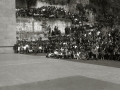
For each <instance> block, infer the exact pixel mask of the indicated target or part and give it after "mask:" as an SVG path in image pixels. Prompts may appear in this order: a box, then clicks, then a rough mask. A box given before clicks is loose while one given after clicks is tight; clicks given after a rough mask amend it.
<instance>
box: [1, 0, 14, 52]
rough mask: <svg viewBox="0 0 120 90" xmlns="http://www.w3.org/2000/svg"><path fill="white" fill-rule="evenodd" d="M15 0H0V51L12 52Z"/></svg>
mask: <svg viewBox="0 0 120 90" xmlns="http://www.w3.org/2000/svg"><path fill="white" fill-rule="evenodd" d="M15 15H16V14H15V0H0V53H13V45H14V44H15V43H16V16H15Z"/></svg>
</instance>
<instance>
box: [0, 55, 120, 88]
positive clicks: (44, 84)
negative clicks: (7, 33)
mask: <svg viewBox="0 0 120 90" xmlns="http://www.w3.org/2000/svg"><path fill="white" fill-rule="evenodd" d="M99 63H100V64H99ZM115 64H117V65H116V66H115ZM112 65H113V66H112ZM119 66H120V62H118V61H107V60H105V61H100V60H98V61H96V60H93V61H92V60H89V61H73V60H61V59H52V58H46V57H45V56H44V55H23V54H0V90H120V68H119Z"/></svg>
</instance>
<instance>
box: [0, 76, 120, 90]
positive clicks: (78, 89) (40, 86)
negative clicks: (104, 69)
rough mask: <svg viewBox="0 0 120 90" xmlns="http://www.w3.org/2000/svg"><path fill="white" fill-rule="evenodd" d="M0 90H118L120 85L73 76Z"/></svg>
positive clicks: (0, 89) (1, 88) (1, 89)
mask: <svg viewBox="0 0 120 90" xmlns="http://www.w3.org/2000/svg"><path fill="white" fill-rule="evenodd" d="M0 90H120V85H117V84H114V83H109V82H104V81H100V80H96V79H90V78H86V77H82V76H73V77H65V78H59V79H54V80H47V81H40V82H35V83H28V84H23V85H15V86H6V87H0Z"/></svg>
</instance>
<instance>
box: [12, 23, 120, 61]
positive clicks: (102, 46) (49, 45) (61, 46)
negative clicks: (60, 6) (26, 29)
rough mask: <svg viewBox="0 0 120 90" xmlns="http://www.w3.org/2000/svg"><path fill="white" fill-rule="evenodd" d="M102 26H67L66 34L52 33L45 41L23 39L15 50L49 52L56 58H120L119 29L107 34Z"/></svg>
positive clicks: (49, 55)
mask: <svg viewBox="0 0 120 90" xmlns="http://www.w3.org/2000/svg"><path fill="white" fill-rule="evenodd" d="M101 28H102V27H101ZM101 28H97V27H94V29H90V30H87V29H84V28H82V26H74V25H73V26H70V27H69V26H67V27H66V28H65V35H58V34H52V33H51V35H50V36H49V40H48V41H44V42H43V41H36V42H32V41H31V42H27V41H22V42H20V43H17V44H16V46H15V47H14V50H15V52H17V53H18V52H19V53H35V54H36V53H47V57H54V58H72V59H77V60H78V59H82V60H89V59H94V60H98V59H101V60H105V59H106V60H120V32H119V29H112V30H109V31H108V32H107V33H106V34H105V33H104V32H102V30H101ZM55 30H56V31H57V27H55ZM16 47H17V49H15V48H16Z"/></svg>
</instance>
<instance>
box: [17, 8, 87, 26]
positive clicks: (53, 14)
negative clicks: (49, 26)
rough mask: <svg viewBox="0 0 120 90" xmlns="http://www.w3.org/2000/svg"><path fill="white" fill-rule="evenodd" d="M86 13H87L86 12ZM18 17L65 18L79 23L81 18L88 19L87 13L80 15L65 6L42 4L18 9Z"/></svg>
mask: <svg viewBox="0 0 120 90" xmlns="http://www.w3.org/2000/svg"><path fill="white" fill-rule="evenodd" d="M84 14H85V13H84ZM16 16H17V17H39V18H49V19H50V18H64V19H70V20H71V21H72V22H73V23H75V24H79V22H80V21H81V20H83V21H88V19H87V18H86V17H85V15H84V16H83V15H79V14H76V13H71V12H69V11H66V10H65V9H64V8H61V7H55V6H42V7H40V8H30V9H27V8H21V9H17V10H16Z"/></svg>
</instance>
